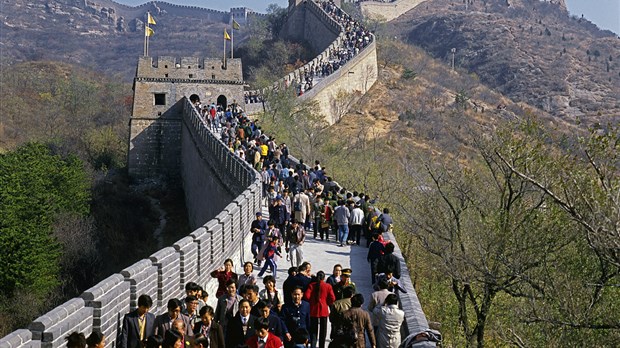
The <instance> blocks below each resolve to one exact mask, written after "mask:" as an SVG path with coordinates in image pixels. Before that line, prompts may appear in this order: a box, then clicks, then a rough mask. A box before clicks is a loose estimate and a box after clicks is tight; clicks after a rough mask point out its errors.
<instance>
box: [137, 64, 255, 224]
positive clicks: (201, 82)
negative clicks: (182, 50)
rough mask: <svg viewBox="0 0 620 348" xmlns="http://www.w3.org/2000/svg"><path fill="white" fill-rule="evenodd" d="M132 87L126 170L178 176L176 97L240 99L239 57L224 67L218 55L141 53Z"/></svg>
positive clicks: (178, 101) (150, 175)
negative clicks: (132, 96)
mask: <svg viewBox="0 0 620 348" xmlns="http://www.w3.org/2000/svg"><path fill="white" fill-rule="evenodd" d="M133 89H134V102H133V110H132V115H131V119H130V138H129V149H128V150H129V151H128V159H127V160H128V168H129V175H130V176H131V177H132V178H137V179H144V178H155V177H159V176H163V177H168V178H172V179H177V178H178V177H179V176H180V171H181V134H182V129H183V128H182V126H181V124H182V122H181V119H182V115H183V112H184V104H183V102H182V101H181V100H182V99H183V98H184V97H189V96H191V95H192V94H196V95H198V96H199V97H200V99H201V101H203V102H204V103H212V102H213V103H215V102H218V99H221V98H222V97H223V98H225V99H226V103H228V104H230V103H232V102H234V101H238V102H241V101H243V99H244V97H243V75H242V72H241V59H229V60H228V61H227V66H226V68H225V69H224V68H223V67H222V61H221V60H220V59H217V58H196V57H181V58H176V57H159V58H158V59H157V60H156V61H155V62H154V61H153V59H152V58H151V57H140V59H139V61H138V68H137V72H136V77H135V79H134V85H133ZM218 186H219V185H218ZM231 187H232V186H231ZM234 187H236V185H234ZM217 211H219V209H217ZM214 215H215V214H211V215H208V216H209V218H211V217H213V216H214ZM202 221H206V220H202Z"/></svg>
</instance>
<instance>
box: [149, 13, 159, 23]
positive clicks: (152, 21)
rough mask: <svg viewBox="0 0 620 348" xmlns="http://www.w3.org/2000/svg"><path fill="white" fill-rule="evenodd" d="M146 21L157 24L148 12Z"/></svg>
mask: <svg viewBox="0 0 620 348" xmlns="http://www.w3.org/2000/svg"><path fill="white" fill-rule="evenodd" d="M146 22H147V23H148V24H157V23H155V18H153V16H151V13H150V12H147V13H146Z"/></svg>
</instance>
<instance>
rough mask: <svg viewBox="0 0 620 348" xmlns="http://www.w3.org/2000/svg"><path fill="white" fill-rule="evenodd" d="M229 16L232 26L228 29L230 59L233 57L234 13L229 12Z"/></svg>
mask: <svg viewBox="0 0 620 348" xmlns="http://www.w3.org/2000/svg"><path fill="white" fill-rule="evenodd" d="M230 17H231V18H232V23H231V24H230V25H231V28H232V29H230V59H233V57H234V54H233V45H234V44H235V15H233V14H231V15H230Z"/></svg>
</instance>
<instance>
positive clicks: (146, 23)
mask: <svg viewBox="0 0 620 348" xmlns="http://www.w3.org/2000/svg"><path fill="white" fill-rule="evenodd" d="M146 16H147V17H146V21H145V22H144V23H145V24H144V56H145V57H148V55H149V51H148V41H149V36H148V35H147V34H148V32H149V30H148V29H147V28H148V27H149V19H148V12H147V15H146Z"/></svg>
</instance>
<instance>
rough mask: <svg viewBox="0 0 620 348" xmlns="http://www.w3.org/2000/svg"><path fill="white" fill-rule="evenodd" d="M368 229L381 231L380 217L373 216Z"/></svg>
mask: <svg viewBox="0 0 620 348" xmlns="http://www.w3.org/2000/svg"><path fill="white" fill-rule="evenodd" d="M370 229H372V230H373V231H379V230H380V229H381V215H375V216H373V217H372V218H370Z"/></svg>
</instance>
